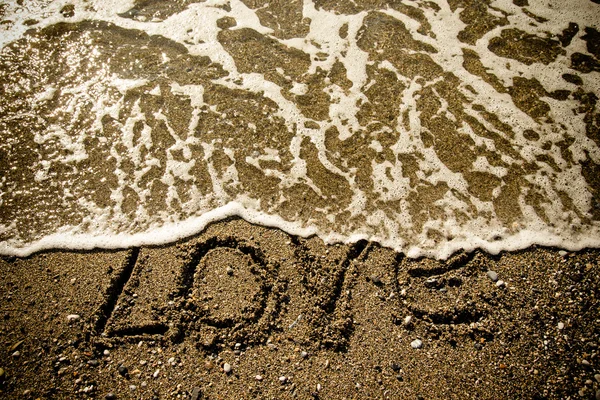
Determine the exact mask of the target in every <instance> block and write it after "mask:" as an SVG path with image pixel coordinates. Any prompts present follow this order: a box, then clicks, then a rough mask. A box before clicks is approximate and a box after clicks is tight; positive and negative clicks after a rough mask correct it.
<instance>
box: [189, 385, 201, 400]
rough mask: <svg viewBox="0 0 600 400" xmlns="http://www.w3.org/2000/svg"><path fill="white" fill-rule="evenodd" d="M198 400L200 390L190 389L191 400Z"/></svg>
mask: <svg viewBox="0 0 600 400" xmlns="http://www.w3.org/2000/svg"><path fill="white" fill-rule="evenodd" d="M199 398H200V388H199V387H195V388H194V389H192V397H191V400H198V399H199Z"/></svg>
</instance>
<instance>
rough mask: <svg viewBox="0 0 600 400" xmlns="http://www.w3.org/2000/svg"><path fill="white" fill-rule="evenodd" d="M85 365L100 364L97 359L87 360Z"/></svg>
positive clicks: (94, 365) (95, 365) (93, 365)
mask: <svg viewBox="0 0 600 400" xmlns="http://www.w3.org/2000/svg"><path fill="white" fill-rule="evenodd" d="M87 365H89V366H90V367H97V366H98V365H100V362H99V361H98V360H89V361H88V362H87Z"/></svg>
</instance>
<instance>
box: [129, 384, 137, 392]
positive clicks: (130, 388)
mask: <svg viewBox="0 0 600 400" xmlns="http://www.w3.org/2000/svg"><path fill="white" fill-rule="evenodd" d="M135 389H137V386H135V385H129V390H131V391H132V392H133V391H134V390H135Z"/></svg>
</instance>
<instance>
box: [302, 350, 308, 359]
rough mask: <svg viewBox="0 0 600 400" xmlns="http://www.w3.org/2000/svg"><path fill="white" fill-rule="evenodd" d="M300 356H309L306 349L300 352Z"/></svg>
mask: <svg viewBox="0 0 600 400" xmlns="http://www.w3.org/2000/svg"><path fill="white" fill-rule="evenodd" d="M300 357H302V358H306V357H308V353H307V352H305V351H303V352H301V353H300Z"/></svg>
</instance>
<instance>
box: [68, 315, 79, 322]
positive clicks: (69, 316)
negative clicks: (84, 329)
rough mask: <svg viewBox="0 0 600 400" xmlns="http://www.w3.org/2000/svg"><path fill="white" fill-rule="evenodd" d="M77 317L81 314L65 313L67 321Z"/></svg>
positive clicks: (75, 319) (74, 319)
mask: <svg viewBox="0 0 600 400" xmlns="http://www.w3.org/2000/svg"><path fill="white" fill-rule="evenodd" d="M79 318H81V316H80V315H78V314H69V315H67V321H69V322H72V321H77V320H78V319H79Z"/></svg>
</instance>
